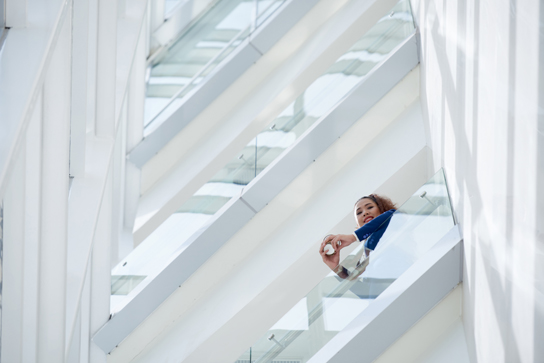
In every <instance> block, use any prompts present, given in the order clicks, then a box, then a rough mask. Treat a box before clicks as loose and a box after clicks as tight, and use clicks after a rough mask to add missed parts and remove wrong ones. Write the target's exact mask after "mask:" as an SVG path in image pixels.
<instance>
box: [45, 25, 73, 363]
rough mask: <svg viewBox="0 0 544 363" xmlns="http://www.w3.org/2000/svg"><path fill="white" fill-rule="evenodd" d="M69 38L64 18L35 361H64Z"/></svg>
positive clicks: (49, 97)
mask: <svg viewBox="0 0 544 363" xmlns="http://www.w3.org/2000/svg"><path fill="white" fill-rule="evenodd" d="M70 38H71V22H70V17H66V20H65V22H64V24H63V25H62V28H61V30H60V35H59V39H58V41H57V44H56V46H55V50H54V52H53V56H52V58H51V62H50V66H49V69H48V70H47V73H46V77H45V83H44V94H43V133H42V141H43V146H42V184H41V187H42V189H41V194H42V205H41V227H40V234H41V236H40V239H41V241H40V261H39V264H40V266H39V295H38V296H39V310H38V362H63V361H64V357H65V338H66V337H65V335H66V328H65V324H66V250H67V230H68V228H67V221H68V218H67V217H68V191H69V190H68V182H69V148H70V143H69V138H70V84H71V81H70V73H71V72H70V70H71V58H70V50H71V39H70Z"/></svg>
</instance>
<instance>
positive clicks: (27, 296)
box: [22, 93, 43, 363]
mask: <svg viewBox="0 0 544 363" xmlns="http://www.w3.org/2000/svg"><path fill="white" fill-rule="evenodd" d="M42 111H43V93H42V94H40V95H39V97H38V100H37V101H36V106H35V107H34V114H33V115H32V119H31V120H30V123H29V125H28V129H27V132H26V149H25V150H26V155H25V156H26V159H25V164H26V165H25V200H24V203H25V246H24V250H25V252H24V253H25V264H24V270H23V275H24V280H25V282H24V286H23V307H22V308H23V352H22V362H24V363H34V362H36V361H37V360H38V352H37V341H38V340H37V339H38V333H37V332H38V286H39V265H40V263H39V256H40V211H41V179H42V166H41V162H42V118H43V112H42Z"/></svg>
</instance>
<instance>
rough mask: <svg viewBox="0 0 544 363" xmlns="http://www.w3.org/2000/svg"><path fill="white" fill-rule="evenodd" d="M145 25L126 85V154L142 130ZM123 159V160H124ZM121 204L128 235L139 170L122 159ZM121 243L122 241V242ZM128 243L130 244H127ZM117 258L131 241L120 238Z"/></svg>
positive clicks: (138, 195)
mask: <svg viewBox="0 0 544 363" xmlns="http://www.w3.org/2000/svg"><path fill="white" fill-rule="evenodd" d="M147 29H148V28H147V26H146V24H145V23H144V26H143V29H142V33H141V34H140V39H139V40H138V46H137V48H136V54H135V56H134V63H133V65H132V72H131V75H130V85H129V88H128V112H127V142H126V153H128V152H130V151H131V150H132V149H133V148H134V147H135V146H136V145H137V144H138V143H139V142H140V141H141V140H142V138H143V130H144V102H145V70H146V66H147V65H146V39H147ZM125 160H126V159H125ZM125 173H126V176H125V198H124V201H125V205H124V209H125V211H124V223H123V224H124V229H125V231H126V233H130V235H132V230H133V228H134V221H135V219H136V211H137V208H138V201H139V199H140V178H141V170H140V169H139V168H137V167H136V166H135V165H134V164H132V163H130V162H128V161H126V167H125ZM123 242H125V243H123ZM129 243H130V244H129ZM119 247H120V249H119V258H121V259H122V258H124V257H125V256H126V255H127V254H128V253H130V251H132V249H133V243H132V240H129V239H123V240H122V241H121V245H120V246H119Z"/></svg>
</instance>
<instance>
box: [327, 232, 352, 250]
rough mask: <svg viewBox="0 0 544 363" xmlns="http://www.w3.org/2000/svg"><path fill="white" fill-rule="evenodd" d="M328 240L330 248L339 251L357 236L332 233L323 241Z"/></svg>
mask: <svg viewBox="0 0 544 363" xmlns="http://www.w3.org/2000/svg"><path fill="white" fill-rule="evenodd" d="M328 241H330V243H331V245H332V248H334V250H335V251H336V252H340V250H341V249H342V248H345V247H347V246H349V245H350V244H352V243H353V242H355V241H357V238H355V236H354V235H352V234H333V235H330V236H329V238H327V239H326V240H325V242H328ZM339 242H340V243H339Z"/></svg>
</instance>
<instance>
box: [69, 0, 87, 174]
mask: <svg viewBox="0 0 544 363" xmlns="http://www.w3.org/2000/svg"><path fill="white" fill-rule="evenodd" d="M73 19H74V20H73V24H74V25H73V33H72V36H73V38H72V55H73V57H72V118H71V128H70V175H71V176H73V177H82V176H83V175H84V174H85V141H86V129H87V88H88V85H87V60H88V58H89V42H88V39H89V0H78V1H74V3H73Z"/></svg>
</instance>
